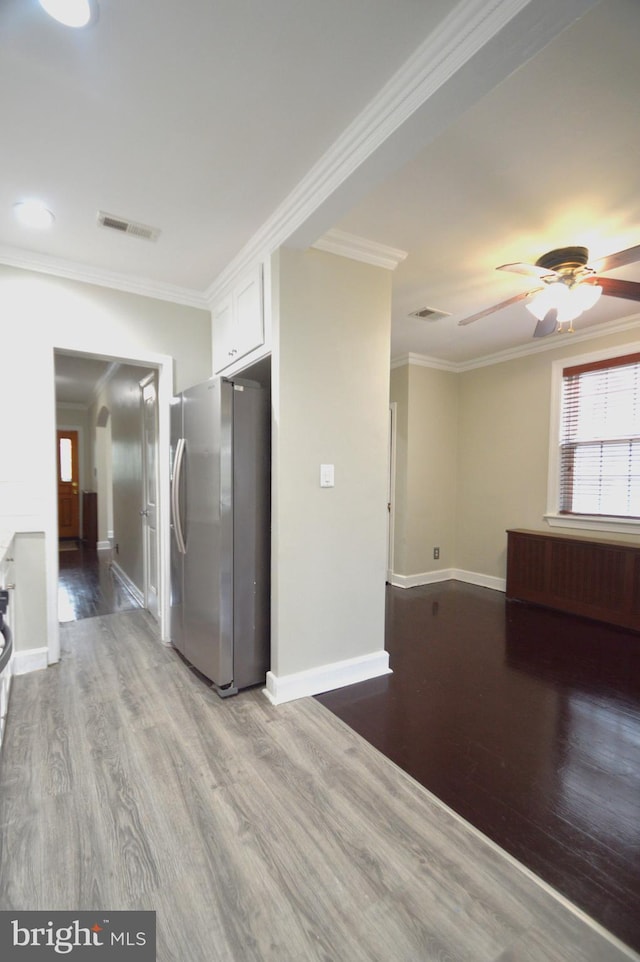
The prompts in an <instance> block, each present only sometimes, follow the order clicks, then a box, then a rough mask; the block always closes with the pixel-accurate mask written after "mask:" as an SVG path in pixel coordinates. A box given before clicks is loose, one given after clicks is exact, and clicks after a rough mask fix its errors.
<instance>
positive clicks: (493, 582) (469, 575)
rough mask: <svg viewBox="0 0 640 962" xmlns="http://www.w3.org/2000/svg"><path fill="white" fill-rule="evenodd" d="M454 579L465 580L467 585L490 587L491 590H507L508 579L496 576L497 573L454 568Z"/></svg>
mask: <svg viewBox="0 0 640 962" xmlns="http://www.w3.org/2000/svg"><path fill="white" fill-rule="evenodd" d="M452 571H453V580H454V581H463V582H464V583H465V584H467V585H478V586H479V587H480V588H490V589H491V591H506V590H507V579H506V578H496V577H495V575H484V574H481V573H480V572H478V571H463V570H462V569H461V568H453V569H452Z"/></svg>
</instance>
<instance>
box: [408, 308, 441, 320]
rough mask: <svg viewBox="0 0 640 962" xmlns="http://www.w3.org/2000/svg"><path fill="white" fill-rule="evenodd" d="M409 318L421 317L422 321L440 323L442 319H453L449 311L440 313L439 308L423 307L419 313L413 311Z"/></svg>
mask: <svg viewBox="0 0 640 962" xmlns="http://www.w3.org/2000/svg"><path fill="white" fill-rule="evenodd" d="M409 317H419V318H420V320H422V321H439V320H440V318H442V317H451V314H450V312H449V311H439V310H438V308H437V307H421V308H420V310H419V311H411V313H410V314H409Z"/></svg>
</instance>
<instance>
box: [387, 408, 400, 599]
mask: <svg viewBox="0 0 640 962" xmlns="http://www.w3.org/2000/svg"><path fill="white" fill-rule="evenodd" d="M397 424H398V402H397V401H390V402H389V447H388V450H389V466H388V470H387V483H388V491H387V498H388V509H387V581H390V580H391V576H392V575H393V566H394V558H395V542H396V474H397V460H398V458H397V433H398V431H397Z"/></svg>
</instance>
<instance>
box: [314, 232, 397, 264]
mask: <svg viewBox="0 0 640 962" xmlns="http://www.w3.org/2000/svg"><path fill="white" fill-rule="evenodd" d="M311 246H312V247H314V248H315V249H316V250H319V251H326V252H327V253H329V254H338V255H339V256H340V257H350V258H351V260H354V261H362V263H364V264H372V265H373V266H374V267H385V268H386V269H387V270H389V271H395V269H396V267H397V266H398V264H401V263H402V261H403V260H405V258H406V257H407V256H408V255H407V251H401V250H399V249H398V248H397V247H388V246H387V245H386V244H379V243H378V242H377V241H372V240H368V239H367V238H366V237H358V236H357V235H356V234H347V233H346V231H342V230H338V229H337V228H333V229H332V230H328V231H327V232H326V234H323V235H322V237H320V238H318V240H317V241H316V242H315V244H312V245H311Z"/></svg>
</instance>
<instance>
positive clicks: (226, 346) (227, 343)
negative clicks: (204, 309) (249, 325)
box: [213, 294, 237, 372]
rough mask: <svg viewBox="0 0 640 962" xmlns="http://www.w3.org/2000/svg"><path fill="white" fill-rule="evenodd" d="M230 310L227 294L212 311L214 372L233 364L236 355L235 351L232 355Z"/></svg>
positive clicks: (229, 296) (232, 331)
mask: <svg viewBox="0 0 640 962" xmlns="http://www.w3.org/2000/svg"><path fill="white" fill-rule="evenodd" d="M231 308H232V301H231V295H230V294H229V295H228V297H225V298H224V299H223V300H222V301H220V302H219V303H218V304H216V306H215V307H214V309H213V369H214V371H216V372H217V371H222V370H223V368H225V367H228V366H229V364H231V363H233V360H234V358H235V356H236V354H237V351H236V354H234V346H233V334H234V330H233V322H232V316H231Z"/></svg>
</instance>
